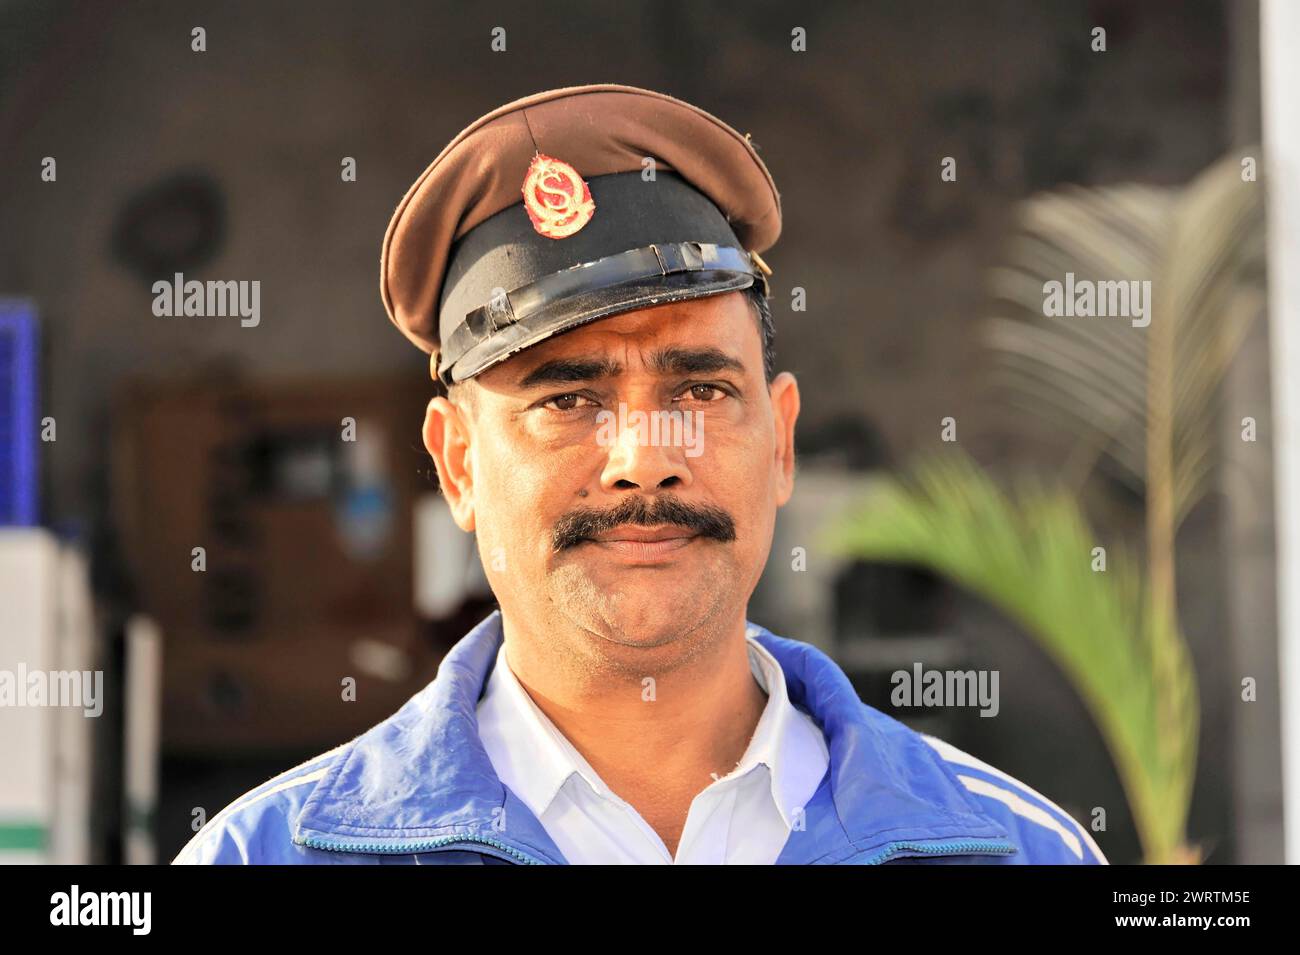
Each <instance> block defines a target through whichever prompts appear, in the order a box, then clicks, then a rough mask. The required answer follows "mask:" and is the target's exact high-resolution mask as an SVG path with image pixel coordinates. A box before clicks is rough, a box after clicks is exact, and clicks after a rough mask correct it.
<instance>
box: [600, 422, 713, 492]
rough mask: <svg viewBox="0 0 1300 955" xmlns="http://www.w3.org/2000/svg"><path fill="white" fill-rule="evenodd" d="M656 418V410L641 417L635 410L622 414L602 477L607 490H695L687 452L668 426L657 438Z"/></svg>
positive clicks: (601, 481) (660, 431)
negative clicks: (674, 437) (678, 443)
mask: <svg viewBox="0 0 1300 955" xmlns="http://www.w3.org/2000/svg"><path fill="white" fill-rule="evenodd" d="M654 414H655V409H644V411H643V413H642V414H637V413H636V411H635V410H634V409H632V408H631V407H627V408H626V411H625V412H621V413H620V415H619V420H618V421H617V422H616V424H617V426H618V427H617V440H616V441H615V443H614V444H613V446H612V447H609V448H608V449H607V451H608V456H607V458H606V461H605V468H604V470H603V471H602V472H601V476H600V484H601V488H602V489H603V490H606V491H620V490H633V489H638V490H641V491H646V492H654V491H660V490H677V491H681V490H685V489H686V488H688V487H690V486H691V481H692V478H691V469H690V467H689V465H688V460H689V459H688V458H687V456H686V453H685V449H684V448H682V447H678V446H675V445H674V444H673V442H672V438H671V437H670V436H671V434H672V431H671V429H670V428H669V427H668V426H667V425H666V424H661V426H660V427H659V428H658V433H657V434H656V429H655V428H654V427H653V421H654V418H653V415H654ZM624 418H626V421H624Z"/></svg>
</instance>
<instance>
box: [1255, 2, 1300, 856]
mask: <svg viewBox="0 0 1300 955" xmlns="http://www.w3.org/2000/svg"><path fill="white" fill-rule="evenodd" d="M1260 28H1261V29H1260V41H1261V42H1260V59H1261V70H1262V74H1263V83H1262V86H1263V97H1264V104H1263V105H1264V109H1263V115H1264V155H1265V161H1266V166H1265V168H1266V169H1267V172H1268V175H1267V180H1266V181H1267V184H1268V190H1269V194H1268V231H1269V235H1268V283H1269V289H1268V298H1269V335H1270V338H1271V340H1272V368H1273V418H1274V421H1275V423H1276V428H1275V439H1276V443H1275V445H1274V452H1275V458H1274V460H1275V462H1276V488H1277V552H1278V553H1277V557H1278V615H1279V620H1278V666H1279V673H1278V677H1279V679H1278V685H1279V687H1280V692H1281V694H1282V699H1281V710H1282V799H1283V816H1284V824H1285V828H1286V861H1287V862H1288V863H1290V864H1295V863H1300V695H1297V693H1296V692H1295V687H1296V686H1297V684H1300V3H1297V2H1295V0H1264V3H1263V5H1262V7H1261V8H1260Z"/></svg>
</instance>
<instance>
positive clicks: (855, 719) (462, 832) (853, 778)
mask: <svg viewBox="0 0 1300 955" xmlns="http://www.w3.org/2000/svg"><path fill="white" fill-rule="evenodd" d="M746 630H747V633H749V634H751V635H753V636H754V638H755V639H757V640H758V641H759V643H761V644H762V646H763V647H764V649H766V650H767V651H768V652H769V653H771V654H772V656H773V657H775V658H776V660H777V662H778V663H779V664H780V666H781V669H782V672H783V674H784V676H785V684H786V691H787V693H788V694H789V697H790V701H791V703H793V704H794V705H795V706H797V707H799V708H800V709H802V710H804V711H805V712H807V713H809V714H810V715H811V716H812V717H813V719H814V720H816V721H817V723H818V724H819V725H820V726H821V728H822V731H823V732H824V733H825V736H826V743H827V748H828V750H829V752H830V767H829V770H828V772H827V774H826V778H825V779H823V781H822V785H821V788H820V789H819V790H818V791H817V794H816V796H814V798H813V799H812V800H811V801H810V802H809V805H808V806H807V807H806V808H805V819H804V828H802V829H799V828H796V829H795V830H794V831H792V832H791V834H790V839H789V841H788V842H787V844H786V846H785V849H784V850H783V851H782V853H781V857H780V858H779V859H778V860H777V861H778V862H779V863H810V862H848V861H854V860H856V859H859V858H861V857H863V856H865V855H870V854H873V853H878V852H879V851H880V850H881V849H882V848H884V847H886V846H889V845H893V844H897V843H903V842H914V841H917V840H927V841H934V840H970V839H979V840H995V841H999V842H1006V841H1007V833H1006V830H1005V829H1003V828H1002V827H1001V825H999V823H998V822H997V821H996V820H994V819H993V818H991V817H989V816H988V815H986V814H984V813H983V812H981V811H980V810H979V809H978V808H977V807H976V805H975V804H974V803H973V802H972V801H971V799H970V798H969V797H968V796H967V795H966V792H965V789H964V788H963V787H962V786H961V784H960V783H959V782H958V781H957V780H956V779H955V777H954V776H953V775H952V773H951V772H950V771H949V770H948V769H947V768H946V767H945V766H944V765H943V762H942V760H941V759H940V758H939V757H938V756H937V755H936V754H935V753H934V752H933V751H932V750H931V749H930V747H929V746H928V745H927V744H926V743H925V741H924V740H923V739H922V738H921V737H920V736H919V735H918V734H916V733H914V732H913V731H911V730H909V729H908V728H907V727H905V726H903V724H901V723H899V722H897V721H896V720H894V719H892V718H890V717H888V716H886V715H885V714H883V713H880V712H878V711H877V710H874V709H872V708H871V707H869V706H867V705H866V704H864V703H862V701H861V700H860V699H859V698H858V695H857V693H856V691H855V690H854V689H853V686H852V684H851V683H850V682H849V680H848V678H847V677H846V676H845V675H844V673H843V671H841V670H840V668H839V667H838V666H837V665H836V664H835V662H834V661H833V660H832V659H831V658H830V657H828V656H827V655H826V654H824V653H822V652H821V651H820V650H818V649H817V648H815V647H813V646H811V645H809V644H805V643H801V642H799V641H797V640H788V639H786V638H784V637H778V636H775V635H773V634H772V633H770V632H769V631H768V630H766V629H765V628H763V627H760V626H757V625H756V624H753V623H747V624H746ZM502 640H503V637H502V631H501V612H500V611H499V610H498V611H493V612H492V613H491V614H489V615H488V617H487V618H485V619H484V620H483V621H482V622H481V623H480V624H478V625H477V626H476V627H475V628H474V629H473V630H471V631H470V632H469V633H468V634H466V635H465V636H464V637H463V638H462V639H461V640H460V641H459V642H458V643H457V644H456V645H455V646H454V647H453V648H452V649H451V650H450V651H449V652H448V654H447V655H446V657H445V658H444V659H443V661H442V664H441V665H440V666H439V669H438V675H437V677H436V678H435V679H434V680H433V681H431V682H430V683H429V684H428V685H427V686H426V687H425V688H424V689H422V690H421V691H420V692H419V693H417V694H416V695H415V696H413V697H412V698H411V699H410V700H409V701H408V702H407V703H406V704H405V705H403V706H402V708H401V709H399V710H398V711H397V712H396V713H394V714H393V715H392V716H390V717H389V718H388V719H386V720H384V721H383V722H382V723H379V724H378V725H376V726H374V727H373V728H371V729H370V730H368V731H367V732H365V733H363V734H361V735H360V736H358V737H357V738H356V739H355V740H353V742H352V744H351V745H350V746H348V747H347V748H345V749H344V750H343V751H342V753H340V755H339V756H338V757H337V758H336V759H335V760H334V762H333V763H332V764H331V765H330V767H329V769H328V771H327V772H326V774H325V776H324V777H323V778H322V779H321V780H320V781H319V782H317V783H316V785H315V788H314V789H313V791H312V793H311V795H310V796H309V797H308V799H307V801H306V803H305V804H304V806H303V809H302V812H301V813H300V814H299V816H298V819H297V824H296V826H295V831H294V841H295V842H297V843H299V844H302V845H309V846H313V847H316V848H322V849H335V850H340V851H355V852H377V853H410V852H424V851H434V850H437V849H444V848H457V849H461V848H463V849H470V850H473V851H479V852H484V853H486V854H488V855H497V856H500V857H502V858H506V859H510V860H511V861H524V862H541V863H562V862H564V861H565V860H564V858H563V856H562V855H561V853H560V851H559V849H558V848H557V847H556V845H555V843H554V842H553V841H552V839H551V838H550V836H548V835H547V834H546V831H545V830H544V829H543V828H542V826H541V823H540V822H538V821H537V819H536V817H535V816H533V814H532V813H531V812H529V811H528V809H527V807H525V806H524V804H523V803H522V802H520V801H519V800H518V799H517V798H516V797H515V796H514V794H513V793H512V792H510V790H509V789H508V788H506V787H505V786H504V785H502V783H501V780H500V779H499V778H498V777H497V774H496V772H495V771H494V770H493V768H492V763H491V760H490V759H489V758H488V755H487V751H486V750H485V749H484V748H483V744H482V742H481V741H480V740H479V735H478V720H477V716H476V709H477V705H478V700H479V697H480V695H481V694H482V691H483V689H484V687H485V685H486V682H487V679H488V676H489V674H490V673H491V670H492V667H493V666H494V665H495V663H496V660H497V651H498V649H499V648H500V646H501V643H502Z"/></svg>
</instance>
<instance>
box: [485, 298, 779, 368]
mask: <svg viewBox="0 0 1300 955" xmlns="http://www.w3.org/2000/svg"><path fill="white" fill-rule="evenodd" d="M663 349H672V350H673V351H674V352H677V351H684V350H716V351H719V352H721V353H723V355H725V356H727V357H730V358H733V359H735V360H736V361H737V362H738V363H739V364H740V365H741V366H743V369H744V372H745V373H750V372H752V371H755V370H761V368H762V342H761V339H760V336H759V332H758V327H757V323H756V322H755V320H754V313H753V308H752V307H751V306H750V304H749V301H748V299H747V298H746V296H745V294H744V293H743V292H729V293H726V294H723V295H711V296H708V297H705V298H697V299H689V300H687V301H684V302H670V303H666V304H664V305H656V306H654V307H652V308H642V309H636V310H635V311H630V312H623V313H621V314H618V315H612V316H610V317H609V318H602V319H597V320H596V321H593V322H588V323H586V324H585V325H579V326H578V327H576V328H574V329H571V330H569V331H566V332H562V333H561V334H559V335H556V336H554V337H552V338H548V339H547V340H546V341H543V342H539V343H538V344H536V345H533V346H531V347H529V348H526V349H524V350H523V351H521V352H519V353H518V354H516V355H514V356H513V357H511V358H509V359H507V360H506V361H503V362H501V363H500V364H498V365H495V366H493V367H491V368H489V369H487V370H486V371H484V372H483V374H481V375H479V376H477V378H478V381H479V382H480V384H482V385H484V386H485V387H488V388H492V387H494V386H504V387H518V386H521V385H523V384H524V383H525V382H526V379H527V378H528V377H529V376H530V375H532V374H534V373H535V372H536V371H538V370H539V369H541V368H542V367H543V366H545V365H547V364H549V363H551V362H554V361H556V360H559V359H578V358H597V357H606V358H609V359H611V360H612V361H613V362H615V363H617V364H618V365H619V366H621V365H622V364H623V355H624V352H626V351H629V350H632V351H637V352H639V351H641V350H650V351H662V350H663ZM630 360H631V361H633V362H636V361H637V359H636V358H632V359H630ZM651 370H652V371H653V370H661V371H666V370H667V369H666V368H665V367H663V366H662V363H661V366H660V367H659V368H658V369H655V368H651ZM732 370H733V371H735V370H737V369H732Z"/></svg>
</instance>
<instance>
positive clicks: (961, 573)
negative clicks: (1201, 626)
mask: <svg viewBox="0 0 1300 955" xmlns="http://www.w3.org/2000/svg"><path fill="white" fill-rule="evenodd" d="M823 545H824V546H826V547H827V548H829V549H830V550H832V551H834V552H836V553H839V554H841V555H848V556H852V557H855V558H858V559H862V560H878V561H887V562H900V563H909V564H916V565H921V566H924V567H927V568H930V569H931V570H933V571H935V572H937V573H939V574H941V575H943V576H945V577H947V578H948V579H950V580H952V581H954V582H955V583H957V584H959V585H960V586H962V587H963V588H965V589H966V590H968V591H969V592H971V593H972V594H974V595H976V596H978V597H979V598H981V599H983V600H985V601H987V602H988V603H989V604H991V605H992V606H994V607H996V608H998V609H999V610H1000V611H1001V612H1002V613H1003V614H1005V615H1006V616H1007V617H1009V618H1010V619H1012V620H1014V621H1016V622H1017V623H1018V624H1020V625H1021V626H1022V627H1024V629H1025V630H1026V631H1028V633H1029V634H1031V635H1032V636H1033V637H1034V638H1035V639H1036V640H1037V641H1038V642H1039V644H1040V645H1041V646H1042V647H1043V648H1044V650H1045V651H1046V652H1047V653H1048V654H1049V655H1050V656H1051V657H1052V658H1053V660H1054V661H1055V663H1056V664H1057V665H1058V666H1059V667H1060V668H1061V669H1062V671H1063V672H1064V673H1065V675H1066V676H1067V678H1068V679H1069V680H1070V682H1071V684H1072V685H1073V686H1074V687H1075V688H1076V690H1077V692H1078V693H1079V695H1080V697H1081V698H1082V699H1083V701H1084V703H1085V705H1086V706H1087V707H1088V709H1089V711H1090V713H1091V715H1092V717H1093V718H1094V720H1095V722H1096V725H1097V726H1098V727H1099V729H1100V731H1101V734H1102V737H1103V738H1104V740H1105V742H1106V745H1107V747H1108V749H1109V751H1110V754H1111V757H1112V759H1113V760H1114V762H1115V766H1116V768H1117V770H1118V773H1119V776H1120V779H1121V781H1122V783H1123V786H1124V789H1125V793H1126V795H1127V798H1128V801H1129V805H1130V807H1131V809H1132V811H1133V815H1134V819H1135V822H1136V824H1137V828H1138V832H1139V834H1140V835H1141V838H1142V842H1143V848H1144V852H1145V855H1146V858H1147V859H1148V861H1169V860H1171V859H1175V858H1185V853H1186V850H1185V848H1184V847H1183V845H1182V840H1183V838H1184V829H1185V825H1186V820H1187V810H1188V806H1189V804H1190V801H1191V792H1192V782H1193V778H1194V776H1195V768H1196V741H1197V736H1198V730H1199V727H1198V713H1199V706H1198V703H1197V689H1196V680H1195V674H1194V672H1193V669H1192V665H1191V661H1190V659H1189V656H1188V652H1187V649H1186V644H1185V643H1184V642H1183V641H1182V640H1181V639H1179V638H1178V635H1177V634H1172V633H1160V632H1159V627H1160V626H1161V625H1162V624H1161V623H1160V622H1159V621H1157V620H1156V619H1155V617H1154V615H1153V614H1152V613H1151V612H1150V610H1149V602H1148V599H1147V596H1148V595H1147V593H1146V592H1145V586H1144V582H1143V579H1142V575H1141V572H1140V570H1139V568H1138V564H1137V561H1136V559H1135V557H1134V555H1133V554H1132V553H1130V552H1129V551H1128V550H1127V549H1125V548H1124V547H1122V546H1116V547H1109V548H1107V566H1106V570H1105V571H1104V572H1097V571H1094V570H1093V569H1092V561H1093V558H1092V551H1093V548H1094V547H1097V546H1099V542H1098V540H1097V538H1096V536H1095V535H1094V534H1093V533H1092V531H1091V530H1090V529H1089V527H1088V524H1087V522H1086V520H1085V518H1084V516H1083V515H1082V513H1081V512H1080V509H1079V507H1078V505H1077V503H1076V502H1075V501H1074V500H1073V499H1072V498H1071V497H1069V496H1068V495H1067V494H1065V493H1064V492H1061V491H1050V490H1047V489H1044V488H1043V487H1041V486H1038V485H1026V486H1025V487H1023V488H1022V489H1021V491H1020V493H1019V494H1018V495H1017V496H1016V497H1015V499H1012V498H1009V497H1007V496H1006V495H1004V494H1003V492H1002V491H1001V490H1000V489H999V488H998V487H997V485H996V484H995V483H994V482H993V481H992V480H991V479H990V478H988V477H987V476H985V475H984V474H983V473H982V472H981V471H980V469H979V468H978V467H977V466H976V465H975V464H974V463H972V462H971V461H970V460H969V459H968V458H966V457H965V456H964V455H961V454H959V453H955V452H954V453H953V454H951V455H949V456H947V457H946V458H936V459H933V460H931V461H929V462H927V463H925V464H923V465H921V466H919V467H918V468H916V469H915V470H914V471H913V472H912V473H911V474H910V476H909V478H908V479H892V480H890V481H889V482H887V483H886V484H885V485H884V486H883V487H882V488H881V489H879V490H877V491H875V492H873V493H872V495H871V496H870V498H869V499H868V500H867V501H866V502H865V503H864V504H862V505H861V506H860V507H859V508H858V509H857V510H856V511H854V512H852V513H850V514H849V515H847V517H845V518H841V519H840V520H838V521H837V522H836V525H835V526H834V527H832V528H828V529H827V531H826V533H825V536H824V538H823Z"/></svg>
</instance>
